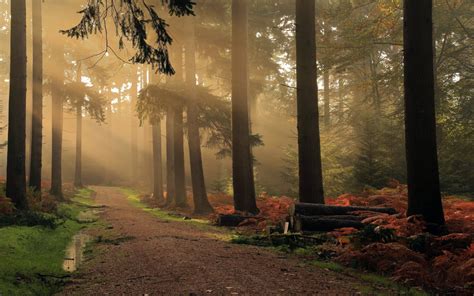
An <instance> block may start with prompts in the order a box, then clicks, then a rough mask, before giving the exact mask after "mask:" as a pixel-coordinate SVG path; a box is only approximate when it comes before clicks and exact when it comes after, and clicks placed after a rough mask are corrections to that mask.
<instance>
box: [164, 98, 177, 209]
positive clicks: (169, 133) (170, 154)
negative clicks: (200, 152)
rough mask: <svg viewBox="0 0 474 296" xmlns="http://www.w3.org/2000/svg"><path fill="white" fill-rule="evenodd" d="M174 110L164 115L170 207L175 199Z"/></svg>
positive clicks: (170, 109)
mask: <svg viewBox="0 0 474 296" xmlns="http://www.w3.org/2000/svg"><path fill="white" fill-rule="evenodd" d="M174 114H175V112H174V109H173V107H168V110H167V113H166V204H167V205H172V204H173V202H174V197H175V182H174V176H175V169H174Z"/></svg>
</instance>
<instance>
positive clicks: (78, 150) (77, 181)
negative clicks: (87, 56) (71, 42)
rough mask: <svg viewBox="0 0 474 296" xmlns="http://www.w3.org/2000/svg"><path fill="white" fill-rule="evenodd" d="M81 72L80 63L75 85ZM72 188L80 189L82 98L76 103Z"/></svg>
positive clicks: (79, 63) (78, 81)
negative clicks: (74, 162)
mask: <svg viewBox="0 0 474 296" xmlns="http://www.w3.org/2000/svg"><path fill="white" fill-rule="evenodd" d="M81 70H82V69H81V62H78V64H77V70H76V82H77V83H81V76H82V71H81ZM83 95H85V94H83ZM74 186H75V187H77V188H81V187H82V98H81V99H79V100H78V101H77V102H76V165H75V170H74Z"/></svg>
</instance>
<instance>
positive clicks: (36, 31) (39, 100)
mask: <svg viewBox="0 0 474 296" xmlns="http://www.w3.org/2000/svg"><path fill="white" fill-rule="evenodd" d="M32 11H33V78H32V80H33V106H32V115H33V120H32V129H31V159H30V179H29V185H30V187H33V189H34V190H35V191H38V192H39V191H41V166H42V153H43V25H42V22H43V21H42V1H40V0H34V1H32Z"/></svg>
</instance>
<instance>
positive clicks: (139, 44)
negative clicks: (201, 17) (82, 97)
mask: <svg viewBox="0 0 474 296" xmlns="http://www.w3.org/2000/svg"><path fill="white" fill-rule="evenodd" d="M147 2H149V1H145V0H142V1H137V0H118V1H115V2H114V1H112V3H108V1H107V0H95V1H88V3H87V5H86V7H85V8H84V9H82V10H81V11H79V13H80V14H82V19H81V21H80V22H79V24H78V25H76V26H75V27H73V28H70V29H68V30H62V31H61V33H63V34H65V35H67V36H68V37H71V38H76V39H85V38H88V37H89V35H91V34H96V33H104V34H105V36H106V38H105V39H106V41H105V49H104V50H103V51H102V52H101V53H100V54H99V55H100V58H103V57H104V56H105V55H106V54H107V53H108V52H112V53H113V54H115V55H116V52H115V50H114V48H113V47H111V46H110V43H109V40H108V28H107V22H108V19H109V18H110V19H112V20H113V22H114V24H115V29H116V30H115V34H116V36H117V38H118V48H119V49H123V48H124V41H125V40H126V41H129V42H130V43H131V44H132V47H133V48H134V49H135V50H136V52H135V54H134V56H133V57H132V58H131V59H130V61H131V62H132V63H134V64H149V65H151V66H152V68H153V69H156V71H157V72H160V73H165V74H170V75H171V74H174V70H173V67H172V66H171V64H170V62H169V59H168V48H167V46H168V45H170V44H171V43H172V41H173V39H172V38H171V36H170V35H169V34H168V32H167V30H166V27H167V26H168V24H167V23H166V21H165V20H164V19H163V18H161V17H160V16H159V14H158V12H157V11H156V10H155V7H154V6H153V5H150V4H149V3H147ZM161 2H162V4H163V5H166V7H167V8H168V11H169V14H170V15H176V16H185V15H193V14H194V13H193V6H194V5H195V3H194V2H192V1H191V0H180V1H174V0H164V1H161ZM147 27H148V28H149V27H151V28H152V31H153V33H154V34H155V35H156V39H155V42H154V44H153V45H150V44H149V43H148V42H149V40H148V39H147V37H148V33H149V30H147Z"/></svg>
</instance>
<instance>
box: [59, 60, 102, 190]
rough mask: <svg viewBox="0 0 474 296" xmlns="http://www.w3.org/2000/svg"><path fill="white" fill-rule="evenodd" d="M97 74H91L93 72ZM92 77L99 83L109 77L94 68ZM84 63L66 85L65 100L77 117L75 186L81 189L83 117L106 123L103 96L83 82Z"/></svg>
mask: <svg viewBox="0 0 474 296" xmlns="http://www.w3.org/2000/svg"><path fill="white" fill-rule="evenodd" d="M94 70H95V72H96V73H93V74H91V72H94ZM89 75H90V77H92V78H95V80H96V81H97V83H105V81H107V79H106V77H107V75H106V74H105V73H103V71H101V68H93V69H92V70H91V71H90V72H89ZM81 79H82V62H81V61H77V62H76V78H75V81H73V82H68V83H66V84H64V100H65V102H66V103H67V104H68V107H69V108H70V109H71V110H72V111H73V112H74V113H75V115H76V159H75V170H74V186H75V187H78V188H81V187H82V186H83V185H84V184H83V182H82V121H83V115H84V114H88V115H90V117H91V118H93V119H95V120H97V122H99V123H100V122H104V121H105V114H104V105H105V99H104V98H103V96H102V95H101V94H100V93H99V92H98V91H96V90H94V89H93V88H92V87H87V86H86V85H85V84H84V83H83V82H82V81H81Z"/></svg>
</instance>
